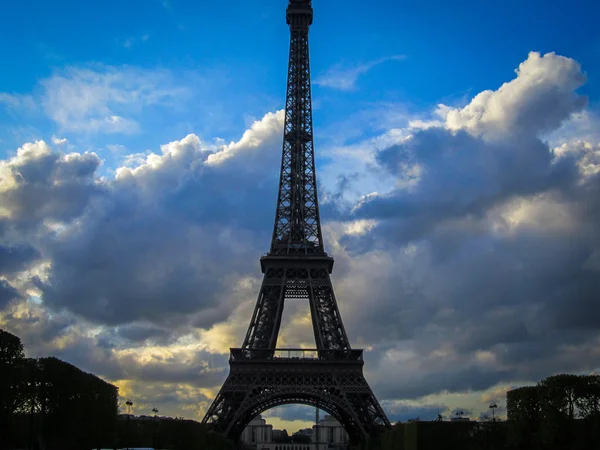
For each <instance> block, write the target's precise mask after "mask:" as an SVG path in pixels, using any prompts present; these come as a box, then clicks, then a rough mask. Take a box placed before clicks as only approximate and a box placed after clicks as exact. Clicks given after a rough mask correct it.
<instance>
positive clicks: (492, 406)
mask: <svg viewBox="0 0 600 450" xmlns="http://www.w3.org/2000/svg"><path fill="white" fill-rule="evenodd" d="M497 407H498V405H496V404H495V403H492V404H491V405H490V409H491V410H492V422H495V421H496V415H495V414H494V412H495V411H496V408H497Z"/></svg>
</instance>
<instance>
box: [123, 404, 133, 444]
mask: <svg viewBox="0 0 600 450" xmlns="http://www.w3.org/2000/svg"><path fill="white" fill-rule="evenodd" d="M125 404H126V405H127V432H126V434H127V435H126V437H125V440H126V441H127V449H128V450H129V447H131V445H129V444H130V442H129V416H130V415H131V407H132V406H133V402H132V401H131V400H129V399H128V400H127V401H126V402H125Z"/></svg>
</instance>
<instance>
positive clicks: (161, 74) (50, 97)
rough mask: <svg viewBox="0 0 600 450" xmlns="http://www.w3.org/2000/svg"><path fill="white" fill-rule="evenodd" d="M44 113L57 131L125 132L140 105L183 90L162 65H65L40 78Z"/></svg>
mask: <svg viewBox="0 0 600 450" xmlns="http://www.w3.org/2000/svg"><path fill="white" fill-rule="evenodd" d="M41 85H42V88H43V94H42V97H41V99H40V102H41V103H42V105H43V107H44V110H45V112H46V114H47V115H48V116H49V117H50V118H51V119H52V120H53V121H55V122H56V124H57V125H58V126H59V127H60V129H61V130H62V131H70V132H84V133H100V132H102V133H123V134H131V133H136V132H138V131H139V130H140V125H139V123H138V121H137V119H136V117H138V116H139V115H140V114H141V113H142V112H143V111H144V109H145V108H150V107H153V106H157V105H161V106H169V105H175V104H176V103H177V102H178V101H181V99H182V98H185V96H186V95H187V94H188V90H187V89H186V88H183V87H180V86H177V84H176V83H175V81H174V79H173V75H172V74H171V73H170V72H169V71H166V70H144V69H138V68H134V67H120V68H118V67H110V66H96V67H90V68H75V67H70V68H67V69H65V70H62V71H60V72H57V73H55V74H54V75H52V76H51V77H50V78H47V79H45V80H42V81H41Z"/></svg>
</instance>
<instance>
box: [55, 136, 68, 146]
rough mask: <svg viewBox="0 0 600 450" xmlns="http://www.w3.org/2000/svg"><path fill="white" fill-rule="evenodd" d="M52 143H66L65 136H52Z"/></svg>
mask: <svg viewBox="0 0 600 450" xmlns="http://www.w3.org/2000/svg"><path fill="white" fill-rule="evenodd" d="M52 143H53V144H55V145H61V144H66V143H67V138H58V137H56V136H52Z"/></svg>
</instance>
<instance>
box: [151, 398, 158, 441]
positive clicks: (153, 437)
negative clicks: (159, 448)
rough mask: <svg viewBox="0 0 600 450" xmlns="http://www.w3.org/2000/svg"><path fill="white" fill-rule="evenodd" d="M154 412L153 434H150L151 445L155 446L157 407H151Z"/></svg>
mask: <svg viewBox="0 0 600 450" xmlns="http://www.w3.org/2000/svg"><path fill="white" fill-rule="evenodd" d="M152 412H153V413H154V435H153V436H152V447H154V448H156V432H157V431H158V416H157V414H158V409H156V408H152Z"/></svg>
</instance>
